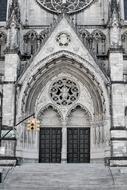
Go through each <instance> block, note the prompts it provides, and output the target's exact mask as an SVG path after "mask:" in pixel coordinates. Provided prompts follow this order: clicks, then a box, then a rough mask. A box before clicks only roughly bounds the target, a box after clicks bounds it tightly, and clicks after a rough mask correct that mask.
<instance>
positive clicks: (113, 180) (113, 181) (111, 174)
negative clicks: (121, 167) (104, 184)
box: [107, 166, 115, 185]
mask: <svg viewBox="0 0 127 190" xmlns="http://www.w3.org/2000/svg"><path fill="white" fill-rule="evenodd" d="M107 167H108V171H109V173H110V176H111V178H112V185H115V178H114V176H113V173H112V170H111V168H110V166H107Z"/></svg>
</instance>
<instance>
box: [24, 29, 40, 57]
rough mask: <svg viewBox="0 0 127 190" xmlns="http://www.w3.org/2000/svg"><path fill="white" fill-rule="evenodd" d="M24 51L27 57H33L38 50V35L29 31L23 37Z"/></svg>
mask: <svg viewBox="0 0 127 190" xmlns="http://www.w3.org/2000/svg"><path fill="white" fill-rule="evenodd" d="M24 45H25V47H24V49H25V50H24V51H25V54H27V55H29V56H30V55H33V54H34V53H35V52H36V51H37V49H38V34H37V33H36V32H35V31H29V32H28V33H26V34H25V35H24Z"/></svg>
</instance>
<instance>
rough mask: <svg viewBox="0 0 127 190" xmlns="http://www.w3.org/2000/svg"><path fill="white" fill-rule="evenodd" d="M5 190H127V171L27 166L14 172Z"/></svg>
mask: <svg viewBox="0 0 127 190" xmlns="http://www.w3.org/2000/svg"><path fill="white" fill-rule="evenodd" d="M0 189H1V190H127V169H126V168H111V169H109V168H108V167H105V166H104V165H103V164H39V163H33V164H32V163H31V164H23V165H21V166H16V167H15V168H14V169H12V170H10V171H9V173H8V175H7V177H6V179H5V181H4V183H2V184H1V185H0Z"/></svg>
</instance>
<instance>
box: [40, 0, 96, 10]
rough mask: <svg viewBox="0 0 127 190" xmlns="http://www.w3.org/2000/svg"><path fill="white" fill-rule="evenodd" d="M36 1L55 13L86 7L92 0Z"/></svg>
mask: <svg viewBox="0 0 127 190" xmlns="http://www.w3.org/2000/svg"><path fill="white" fill-rule="evenodd" d="M37 2H38V3H39V4H40V5H41V6H43V7H44V8H46V9H48V10H50V11H53V12H56V13H61V12H63V11H66V12H67V13H73V12H77V11H79V10H82V9H84V8H86V7H87V6H89V5H90V4H91V3H92V2H93V0H49V1H46V0H37Z"/></svg>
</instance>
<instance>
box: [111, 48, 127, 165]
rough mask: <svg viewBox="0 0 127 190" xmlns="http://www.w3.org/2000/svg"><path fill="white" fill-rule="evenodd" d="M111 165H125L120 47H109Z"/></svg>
mask: <svg viewBox="0 0 127 190" xmlns="http://www.w3.org/2000/svg"><path fill="white" fill-rule="evenodd" d="M109 60H110V68H111V70H110V71H111V109H112V126H111V161H110V164H111V165H127V130H126V127H125V103H124V100H125V97H124V93H125V84H124V81H123V53H122V49H120V48H119V49H111V50H110V55H109Z"/></svg>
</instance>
